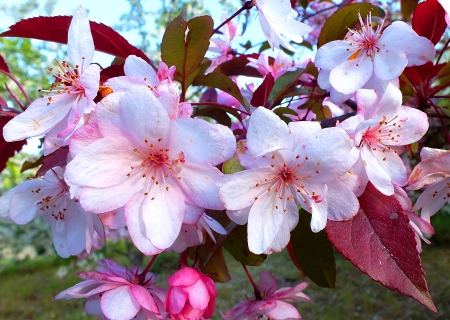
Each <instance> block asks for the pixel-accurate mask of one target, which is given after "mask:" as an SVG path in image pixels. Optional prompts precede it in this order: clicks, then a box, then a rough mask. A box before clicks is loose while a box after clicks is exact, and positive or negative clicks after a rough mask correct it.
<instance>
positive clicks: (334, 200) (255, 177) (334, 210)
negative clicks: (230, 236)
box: [219, 107, 359, 254]
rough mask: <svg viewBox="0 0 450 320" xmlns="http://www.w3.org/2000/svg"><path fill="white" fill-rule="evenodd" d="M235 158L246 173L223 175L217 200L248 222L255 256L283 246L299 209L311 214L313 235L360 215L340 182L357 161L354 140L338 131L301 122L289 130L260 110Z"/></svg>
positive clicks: (232, 216) (235, 218)
mask: <svg viewBox="0 0 450 320" xmlns="http://www.w3.org/2000/svg"><path fill="white" fill-rule="evenodd" d="M241 146H243V145H242V144H241ZM242 149H243V150H242ZM237 154H238V157H239V160H240V161H241V164H242V165H243V166H244V167H245V168H246V169H247V170H245V171H241V172H237V173H234V174H230V175H225V176H224V177H223V178H222V185H221V187H220V191H219V196H220V198H221V199H222V201H223V203H224V205H225V208H226V209H227V210H228V211H227V214H228V216H229V217H230V219H231V220H233V221H234V222H236V223H238V224H245V223H247V222H248V244H249V248H250V251H252V252H254V253H256V254H260V253H271V252H273V251H275V252H279V251H281V250H282V249H283V248H284V247H285V246H286V245H287V243H288V242H289V238H290V231H292V230H293V229H294V228H295V226H296V225H297V223H298V208H297V207H298V206H301V207H302V208H304V209H305V210H306V211H308V212H310V213H311V214H312V219H311V229H312V230H313V231H314V232H318V231H320V230H322V229H323V228H324V227H325V224H326V221H327V219H331V220H337V221H340V220H347V219H350V218H351V217H352V216H354V215H355V214H356V213H357V212H358V209H359V203H358V200H357V199H356V197H355V195H354V194H353V192H352V191H351V190H350V189H348V188H347V187H346V186H345V184H343V183H342V182H340V181H339V179H338V178H339V177H341V176H342V175H344V174H345V173H346V172H347V170H349V169H350V168H351V167H352V166H353V164H354V163H355V161H356V159H357V150H356V149H355V148H354V147H353V141H352V139H351V138H350V136H349V135H348V134H347V133H346V132H345V131H344V130H342V129H340V128H327V129H321V127H320V124H319V123H317V122H302V121H301V122H290V123H289V125H287V124H286V123H285V122H283V121H282V120H281V119H280V118H279V117H278V116H277V115H275V114H274V113H273V112H272V111H269V110H267V109H265V108H262V107H260V108H257V109H256V110H255V112H253V114H252V116H251V117H250V124H249V130H248V133H247V142H246V144H245V147H244V148H240V149H239V151H238V153H237ZM342 199H346V202H345V204H344V203H343V202H342Z"/></svg>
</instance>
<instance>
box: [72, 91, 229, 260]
mask: <svg viewBox="0 0 450 320" xmlns="http://www.w3.org/2000/svg"><path fill="white" fill-rule="evenodd" d="M96 116H97V122H98V127H99V131H100V132H101V134H102V136H103V138H101V139H99V140H97V141H95V142H94V143H91V144H89V145H88V146H87V147H85V148H84V149H82V150H81V151H80V152H78V153H77V155H76V156H75V158H74V159H73V160H72V161H71V162H70V163H69V164H68V166H67V171H66V181H68V183H69V184H70V185H71V188H73V190H74V193H73V194H74V195H77V196H78V195H79V199H80V203H81V205H82V206H83V207H84V208H85V209H86V210H90V211H92V212H95V213H104V212H109V211H112V210H116V209H118V208H120V207H122V206H125V217H126V224H127V227H128V230H129V232H130V236H131V238H132V240H133V242H134V243H135V245H136V246H137V247H138V248H139V249H140V250H141V251H142V252H144V253H145V254H147V255H153V254H156V253H159V252H161V251H163V250H164V249H166V248H168V247H170V246H171V245H172V244H173V242H174V241H175V239H176V238H177V236H178V234H179V232H180V228H181V224H182V222H183V220H184V218H185V214H186V212H187V210H188V208H189V206H197V207H201V208H208V209H213V210H221V209H223V204H222V203H221V201H220V199H219V196H218V187H217V186H216V180H217V179H218V178H219V177H221V176H222V173H221V172H220V171H219V170H218V169H217V168H216V167H215V166H216V165H218V164H220V163H222V162H224V161H226V160H227V159H229V158H231V157H232V155H233V154H234V150H235V143H236V142H235V138H234V136H233V134H232V132H231V130H230V129H228V128H227V127H224V126H222V125H218V124H211V123H208V122H206V121H204V120H200V119H190V118H177V119H173V120H171V119H170V118H169V115H168V113H167V111H166V109H165V108H164V107H163V106H162V104H161V103H160V102H159V100H158V99H157V98H156V97H155V96H154V95H153V94H152V93H151V91H150V90H148V88H147V87H144V86H132V87H130V88H129V90H128V91H127V92H126V93H123V92H118V93H112V94H110V95H108V96H107V97H106V98H104V99H103V100H102V101H101V102H100V103H99V104H98V108H97V112H96ZM202 212H203V211H200V212H199V214H201V213H202ZM197 219H198V218H197Z"/></svg>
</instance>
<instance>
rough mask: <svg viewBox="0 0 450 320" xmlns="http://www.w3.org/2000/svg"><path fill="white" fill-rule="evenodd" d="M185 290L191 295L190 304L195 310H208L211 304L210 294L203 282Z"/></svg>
mask: <svg viewBox="0 0 450 320" xmlns="http://www.w3.org/2000/svg"><path fill="white" fill-rule="evenodd" d="M183 290H184V291H185V292H186V293H187V294H188V295H189V303H190V304H191V306H192V307H193V308H195V309H197V310H203V309H206V307H207V306H208V302H209V292H208V289H207V288H206V286H205V284H204V283H203V281H202V280H199V281H197V282H196V283H194V284H193V285H191V286H187V287H184V288H183Z"/></svg>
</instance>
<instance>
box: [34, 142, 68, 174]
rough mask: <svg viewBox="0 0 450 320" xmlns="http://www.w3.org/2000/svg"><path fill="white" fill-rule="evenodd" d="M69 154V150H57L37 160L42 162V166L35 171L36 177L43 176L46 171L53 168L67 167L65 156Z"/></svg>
mask: <svg viewBox="0 0 450 320" xmlns="http://www.w3.org/2000/svg"><path fill="white" fill-rule="evenodd" d="M68 154H69V148H67V147H66V148H59V149H58V150H56V151H55V152H53V153H51V154H49V155H48V156H45V157H43V159H42V160H41V159H39V160H41V162H42V166H41V167H40V168H39V170H38V171H37V173H36V174H37V175H44V174H45V173H46V172H47V171H48V170H50V169H52V168H54V167H64V166H66V165H67V155H68Z"/></svg>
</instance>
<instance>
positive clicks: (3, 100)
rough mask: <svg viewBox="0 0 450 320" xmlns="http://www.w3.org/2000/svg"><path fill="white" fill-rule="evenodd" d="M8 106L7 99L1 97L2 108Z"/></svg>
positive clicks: (0, 105)
mask: <svg viewBox="0 0 450 320" xmlns="http://www.w3.org/2000/svg"><path fill="white" fill-rule="evenodd" d="M7 106H8V104H7V103H6V101H5V99H3V98H2V97H0V110H1V109H4V108H6V107H7Z"/></svg>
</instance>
